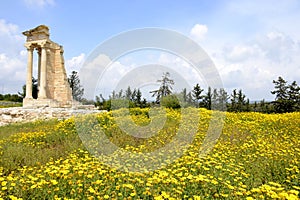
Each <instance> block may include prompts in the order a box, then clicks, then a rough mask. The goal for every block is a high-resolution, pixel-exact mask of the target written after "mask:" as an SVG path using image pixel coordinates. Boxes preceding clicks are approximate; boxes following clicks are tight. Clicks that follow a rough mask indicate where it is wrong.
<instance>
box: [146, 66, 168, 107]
mask: <svg viewBox="0 0 300 200" xmlns="http://www.w3.org/2000/svg"><path fill="white" fill-rule="evenodd" d="M169 77H170V73H169V72H166V73H163V76H162V79H161V80H158V81H157V82H160V83H161V85H160V87H159V89H158V90H154V91H151V92H150V93H153V94H152V97H154V96H156V103H160V100H161V98H163V97H165V96H167V95H170V94H172V89H173V88H172V85H174V80H172V79H170V78H169Z"/></svg>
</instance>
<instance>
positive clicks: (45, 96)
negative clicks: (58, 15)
mask: <svg viewBox="0 0 300 200" xmlns="http://www.w3.org/2000/svg"><path fill="white" fill-rule="evenodd" d="M23 34H24V35H25V36H26V37H27V40H26V43H25V47H26V48H27V51H28V59H27V78H26V96H25V98H24V99H23V107H25V108H32V107H33V108H35V107H72V103H73V99H72V90H71V88H70V85H69V83H68V79H67V74H66V70H65V65H64V57H63V52H64V50H63V47H62V46H61V45H59V44H57V43H55V42H53V41H51V40H50V38H49V37H50V34H49V28H48V27H47V26H45V25H40V26H38V27H36V28H34V29H31V30H28V31H24V32H23ZM35 51H36V52H37V54H38V61H37V66H33V53H34V52H35ZM33 67H37V69H38V97H37V99H34V98H33V97H32V72H33Z"/></svg>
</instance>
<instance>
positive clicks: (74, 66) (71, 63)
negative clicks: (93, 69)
mask: <svg viewBox="0 0 300 200" xmlns="http://www.w3.org/2000/svg"><path fill="white" fill-rule="evenodd" d="M84 61H85V54H84V53H81V54H80V55H79V56H75V57H73V58H71V59H69V60H67V61H66V63H65V68H66V70H67V73H68V74H70V73H71V72H72V71H79V70H80V68H81V66H82V64H83V63H84Z"/></svg>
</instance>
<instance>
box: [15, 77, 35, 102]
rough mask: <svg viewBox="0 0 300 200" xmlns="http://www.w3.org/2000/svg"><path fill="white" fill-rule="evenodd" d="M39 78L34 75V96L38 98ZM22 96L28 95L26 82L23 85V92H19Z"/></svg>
mask: <svg viewBox="0 0 300 200" xmlns="http://www.w3.org/2000/svg"><path fill="white" fill-rule="evenodd" d="M38 92H39V90H38V80H37V79H36V78H34V77H32V98H34V99H37V98H38ZM18 94H19V95H20V97H22V98H25V96H26V84H25V85H23V87H22V93H21V92H18Z"/></svg>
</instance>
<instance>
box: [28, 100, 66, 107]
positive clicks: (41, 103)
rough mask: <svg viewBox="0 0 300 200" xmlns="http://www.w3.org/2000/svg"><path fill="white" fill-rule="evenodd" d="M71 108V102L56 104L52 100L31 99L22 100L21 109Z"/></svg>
mask: <svg viewBox="0 0 300 200" xmlns="http://www.w3.org/2000/svg"><path fill="white" fill-rule="evenodd" d="M45 107H50V108H71V107H72V101H70V102H64V103H61V102H58V101H55V100H53V99H33V98H24V99H23V108H45Z"/></svg>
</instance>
